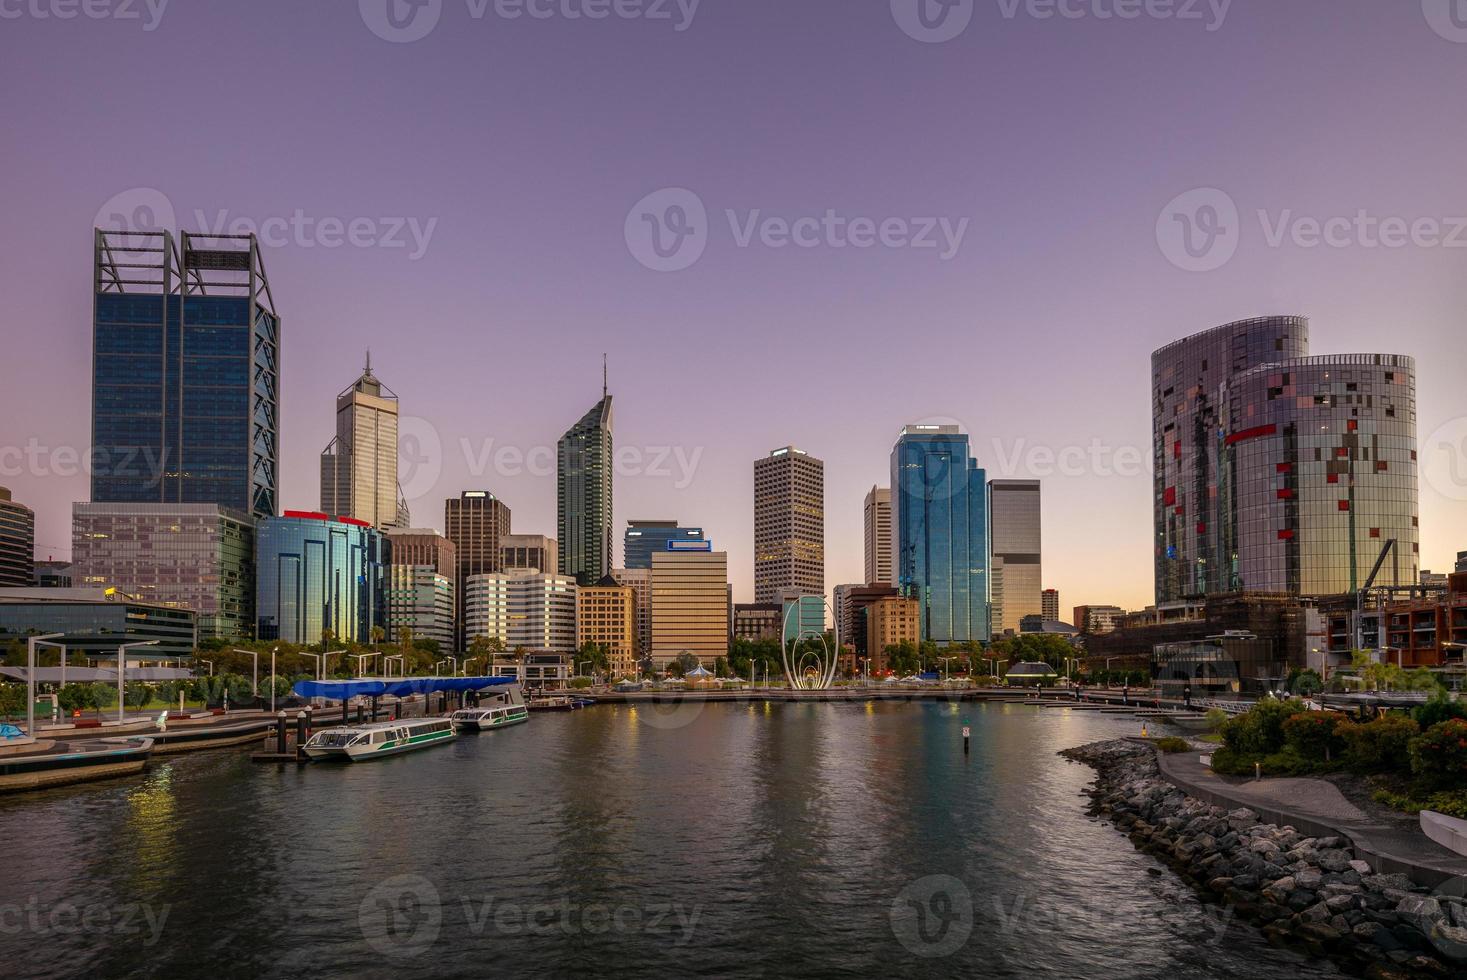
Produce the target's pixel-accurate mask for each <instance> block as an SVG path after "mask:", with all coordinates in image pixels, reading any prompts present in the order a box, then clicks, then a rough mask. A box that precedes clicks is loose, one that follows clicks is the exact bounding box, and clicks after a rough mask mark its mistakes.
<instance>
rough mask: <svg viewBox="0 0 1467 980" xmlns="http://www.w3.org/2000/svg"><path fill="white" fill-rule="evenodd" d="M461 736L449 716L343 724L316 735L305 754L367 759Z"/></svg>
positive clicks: (319, 757)
mask: <svg viewBox="0 0 1467 980" xmlns="http://www.w3.org/2000/svg"><path fill="white" fill-rule="evenodd" d="M457 737H458V735H457V733H456V732H455V731H454V728H453V722H451V721H449V720H448V719H447V718H407V719H403V720H401V721H379V722H373V723H370V724H366V725H340V726H338V727H336V728H326V729H322V730H321V731H318V732H316V733H315V734H313V735H312V736H311V737H310V739H309V740H308V741H307V742H306V744H305V753H306V755H307V756H308V757H309V758H311V759H312V760H313V761H317V762H365V761H367V760H369V759H380V758H383V757H385V756H389V755H401V754H402V753H404V752H412V751H415V750H417V749H426V748H429V747H430V746H434V745H440V744H443V743H445V742H451V741H453V740H454V739H455V738H457Z"/></svg>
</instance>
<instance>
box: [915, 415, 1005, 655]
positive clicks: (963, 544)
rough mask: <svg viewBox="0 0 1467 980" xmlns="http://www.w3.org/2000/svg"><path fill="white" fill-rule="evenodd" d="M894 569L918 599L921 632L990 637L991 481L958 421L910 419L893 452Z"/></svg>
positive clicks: (948, 638)
mask: <svg viewBox="0 0 1467 980" xmlns="http://www.w3.org/2000/svg"><path fill="white" fill-rule="evenodd" d="M891 538H892V574H893V575H894V576H895V578H896V583H895V584H896V586H897V589H898V591H899V592H901V594H902V595H905V596H908V597H910V598H914V599H916V600H917V601H918V604H919V607H920V610H921V617H922V631H921V639H923V640H928V641H931V642H934V643H939V644H946V643H958V642H970V641H971V642H979V643H987V642H988V640H989V638H990V629H989V612H988V602H989V597H988V588H989V581H988V567H989V564H988V485H987V479H986V474H985V473H984V471H983V470H982V469H980V468H979V467H978V463H977V462H976V461H975V460H974V459H972V458H971V457H970V456H969V454H968V437H967V435H965V434H963V433H961V432H959V431H958V427H957V426H955V425H910V426H907V427H906V428H905V429H903V430H902V434H901V436H900V437H899V438H898V439H897V442H896V445H895V446H894V447H893V449H892V453H891Z"/></svg>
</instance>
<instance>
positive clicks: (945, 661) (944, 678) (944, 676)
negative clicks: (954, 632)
mask: <svg viewBox="0 0 1467 980" xmlns="http://www.w3.org/2000/svg"><path fill="white" fill-rule="evenodd" d="M937 659H938V660H941V661H942V682H943V683H944V684H946V683H947V680H948V666H947V664H948V661H950V660H956V659H958V658H957V657H938V658H937Z"/></svg>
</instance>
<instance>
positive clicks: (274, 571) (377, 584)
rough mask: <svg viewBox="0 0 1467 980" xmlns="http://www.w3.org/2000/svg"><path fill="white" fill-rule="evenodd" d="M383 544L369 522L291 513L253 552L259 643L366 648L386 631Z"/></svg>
mask: <svg viewBox="0 0 1467 980" xmlns="http://www.w3.org/2000/svg"><path fill="white" fill-rule="evenodd" d="M383 542H384V538H383V536H382V534H381V532H379V531H377V530H376V529H375V528H373V527H372V526H371V525H370V524H368V523H367V522H366V521H359V520H357V519H356V518H337V519H332V518H331V517H328V516H327V515H326V514H318V513H314V512H309V511H289V510H288V511H286V512H285V516H284V517H272V518H269V519H267V520H264V521H261V522H260V525H259V537H258V540H257V542H256V545H255V555H256V563H255V568H256V583H257V587H256V596H255V603H256V610H257V617H258V622H259V628H258V634H257V635H258V636H259V638H260V639H262V640H284V641H286V642H287V643H302V644H304V643H320V642H321V639H322V631H323V630H328V629H329V630H330V631H331V635H332V642H334V643H367V642H370V641H371V639H372V627H374V626H381V627H384V628H385V627H386V626H387V610H386V592H385V581H384V574H385V569H384V566H385V564H386V562H385V558H386V555H385V554H384V551H385V547H384V543H383Z"/></svg>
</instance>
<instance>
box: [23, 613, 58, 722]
mask: <svg viewBox="0 0 1467 980" xmlns="http://www.w3.org/2000/svg"><path fill="white" fill-rule="evenodd" d="M65 635H66V634H65V633H45V634H43V635H41V636H30V637H27V638H26V641H25V652H26V668H25V695H26V697H25V733H26V734H27V735H29V736H30V737H31V738H35V737H36V647H38V646H40V645H41V644H43V643H44V644H45V645H46V646H52V647H61V649H62V656H63V657H64V656H65V650H66V647H64V646H62V645H61V644H60V643H49V642H47V641H49V640H54V639H56V638H57V637H59V636H65Z"/></svg>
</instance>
